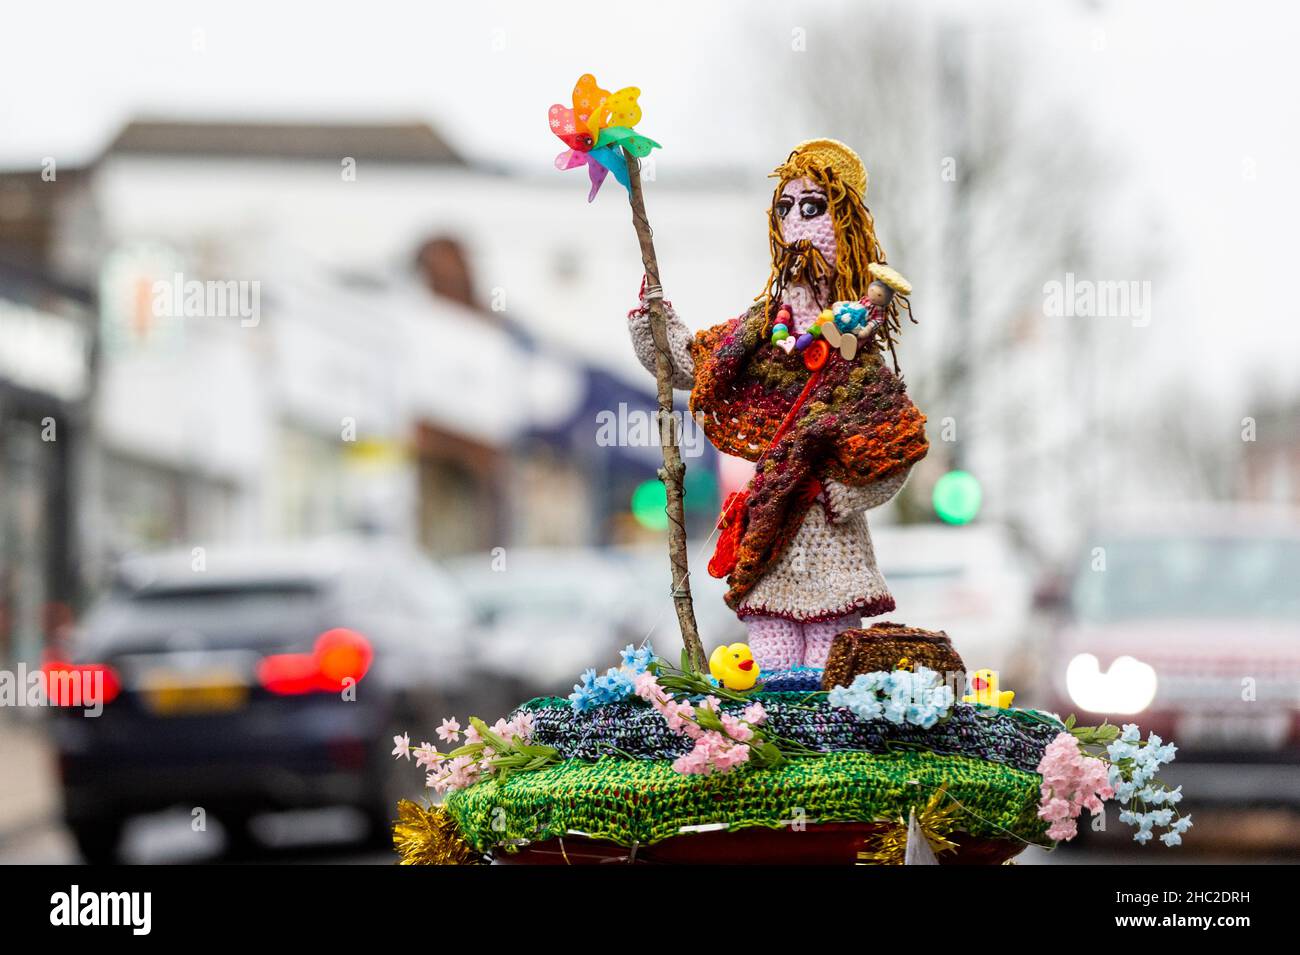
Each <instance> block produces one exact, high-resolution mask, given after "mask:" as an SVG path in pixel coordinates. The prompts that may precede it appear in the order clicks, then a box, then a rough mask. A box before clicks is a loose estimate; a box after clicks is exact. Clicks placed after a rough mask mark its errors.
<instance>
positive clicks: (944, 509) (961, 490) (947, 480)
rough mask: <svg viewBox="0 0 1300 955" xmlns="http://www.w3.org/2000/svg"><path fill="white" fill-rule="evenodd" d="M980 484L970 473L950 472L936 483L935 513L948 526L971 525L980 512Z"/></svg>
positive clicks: (933, 495)
mask: <svg viewBox="0 0 1300 955" xmlns="http://www.w3.org/2000/svg"><path fill="white" fill-rule="evenodd" d="M982 496H983V494H982V492H981V490H980V482H979V479H978V478H977V477H975V475H973V474H971V473H970V472H969V471H949V472H948V473H947V474H945V475H944V476H943V477H941V478H939V480H937V481H935V482H934V492H933V494H932V495H931V500H932V501H933V503H934V512H935V513H936V514H938V515H939V519H940V520H942V521H944V522H946V523H948V524H969V523H970V522H971V521H973V520H974V519H975V515H976V514H978V513H979V511H980V500H981V498H982Z"/></svg>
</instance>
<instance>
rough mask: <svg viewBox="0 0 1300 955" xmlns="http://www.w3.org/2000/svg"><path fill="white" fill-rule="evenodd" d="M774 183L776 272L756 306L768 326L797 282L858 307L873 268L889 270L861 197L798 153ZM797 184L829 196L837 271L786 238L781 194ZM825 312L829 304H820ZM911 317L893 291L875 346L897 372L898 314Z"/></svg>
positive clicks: (771, 230)
mask: <svg viewBox="0 0 1300 955" xmlns="http://www.w3.org/2000/svg"><path fill="white" fill-rule="evenodd" d="M770 178H773V179H776V180H778V181H777V186H776V189H775V191H774V192H773V193H772V203H771V205H770V207H769V208H768V213H767V235H768V245H769V247H770V248H771V251H772V271H771V273H770V274H769V275H768V278H767V284H766V286H765V287H764V289H763V291H762V292H761V293H760V294H759V295H758V297H757V298H756V299H755V301H756V302H757V301H761V302H762V303H763V305H762V307H763V311H764V313H765V314H767V316H768V320H769V322H770V321H771V318H772V315H773V309H772V302H773V300H775V301H777V302H779V301H780V300H781V298H782V297H783V295H784V293H785V289H786V286H787V285H788V284H789V283H790V282H791V281H792V280H793V279H795V278H796V277H798V278H799V279H801V280H803V281H806V282H808V284H809V285H810V286H811V287H812V289H813V293H814V294H815V295H820V294H821V289H822V287H823V285H825V286H827V287H828V288H829V291H830V293H831V301H832V302H843V301H853V302H856V301H857V300H859V299H860V298H862V297H863V296H864V295H866V294H867V286H868V285H870V284H871V283H872V281H873V280H874V278H875V277H874V276H873V275H872V274H871V265H872V264H873V263H880V264H881V265H884V264H885V250H884V249H883V248H881V246H880V242H879V241H878V240H877V239H876V222H875V219H873V218H872V215H871V210H870V209H868V208H867V206H866V203H865V202H863V199H862V196H861V194H859V192H858V191H857V190H856V189H855V188H854V187H853V186H851V185H849V184H848V183H847V182H845V181H844V180H843V179H841V178H840V177H839V176H837V175H836V174H835V170H834V169H832V168H830V167H829V166H827V165H825V164H824V163H822V162H819V161H817V159H816V158H815V157H814V156H810V155H807V154H804V153H800V152H799V151H798V150H795V151H793V152H791V153H790V155H789V156H788V157H787V158H786V161H785V162H783V163H782V164H781V165H779V166H777V167H776V169H774V170H773V171H772V173H771V176H770ZM797 179H807V180H809V181H811V182H813V183H815V184H817V185H818V186H820V187H821V188H822V189H824V190H825V191H826V198H827V202H828V204H829V212H830V215H831V221H832V223H833V224H834V227H835V248H836V258H835V265H834V267H832V266H831V265H830V263H829V262H827V261H826V258H825V256H823V255H822V254H821V252H820V251H819V250H818V249H816V248H813V247H812V244H811V243H810V242H808V241H807V240H806V239H805V240H801V241H799V242H794V243H789V242H786V241H785V240H784V239H783V238H781V218H780V216H778V215H777V212H776V205H777V202H778V201H779V200H780V198H781V193H782V190H784V189H785V187H786V186H787V185H788V184H789V183H791V182H793V181H794V180H797ZM819 304H821V305H822V306H823V307H826V306H828V305H830V302H819ZM900 311H906V312H907V317H908V318H909V319H910V320H911V321H912V322H913V323H915V322H916V319H915V318H912V306H911V303H910V302H908V300H907V296H906V295H903V294H902V293H900V292H898V291H897V290H894V294H893V295H891V296H890V298H889V302H888V304H886V305H885V306H884V315H885V317H884V320H883V321H882V322H881V324H880V326H879V330H878V331H877V332H876V336H875V342H876V346H877V347H880V345H882V344H883V346H884V347H885V348H887V349H888V350H889V354H890V356H891V357H892V358H893V363H894V370H895V371H897V370H898V353H897V352H896V351H895V344H896V342H897V340H898V335H899V332H900V324H899V314H900Z"/></svg>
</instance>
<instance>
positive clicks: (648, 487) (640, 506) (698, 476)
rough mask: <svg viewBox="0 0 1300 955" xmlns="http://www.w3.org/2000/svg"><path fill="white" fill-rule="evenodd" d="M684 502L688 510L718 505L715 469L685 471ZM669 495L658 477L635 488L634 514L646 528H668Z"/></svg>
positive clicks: (655, 529)
mask: <svg viewBox="0 0 1300 955" xmlns="http://www.w3.org/2000/svg"><path fill="white" fill-rule="evenodd" d="M682 495H683V497H682V504H683V506H685V508H686V510H687V511H705V510H710V509H712V508H714V507H716V506H717V498H718V479H717V477H716V476H715V475H714V473H713V472H712V471H708V470H705V469H704V468H696V469H694V470H688V471H687V472H686V480H685V482H684V483H683V488H682ZM667 507H668V495H667V493H666V492H665V491H664V486H663V483H662V482H660V481H659V479H658V478H654V479H651V480H649V481H642V482H641V483H640V484H638V485H637V486H636V488H635V489H634V490H633V491H632V516H633V517H634V518H635V519H636V522H637V523H638V524H640V525H641V526H642V527H644V528H646V529H647V530H652V531H662V530H665V529H667V527H668V512H667V511H666V508H667Z"/></svg>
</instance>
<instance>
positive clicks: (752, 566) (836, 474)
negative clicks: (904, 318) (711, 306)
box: [690, 306, 929, 609]
mask: <svg viewBox="0 0 1300 955" xmlns="http://www.w3.org/2000/svg"><path fill="white" fill-rule="evenodd" d="M774 310H775V309H774V307H773V309H772V311H773V312H774ZM771 326H772V315H771V314H770V313H768V312H765V311H764V309H763V308H762V307H761V306H755V307H754V308H752V309H750V311H749V312H748V313H747V314H746V315H743V316H741V317H739V318H733V319H731V320H730V321H727V322H723V323H722V324H720V325H716V326H714V327H713V328H710V329H706V330H703V331H701V332H698V333H697V334H696V336H695V340H694V341H693V342H692V343H691V356H692V357H693V358H694V360H695V387H694V388H693V389H692V391H691V400H690V410H691V414H692V415H694V416H695V419H696V420H697V421H699V422H700V424H701V425H702V426H703V428H704V432H705V434H706V435H707V436H708V438H709V440H710V441H711V442H712V443H713V445H714V446H715V447H716V448H717V449H718V450H719V451H722V452H724V453H726V454H734V455H736V456H738V457H742V458H745V459H746V460H749V461H756V462H759V464H758V467H757V469H756V471H755V474H754V478H753V480H751V481H750V484H749V494H748V499H747V501H746V518H745V525H744V531H743V533H742V535H741V538H740V544H739V547H738V550H737V560H736V566H735V568H734V569H733V571H732V573H731V576H729V577H728V578H727V582H728V584H729V587H730V589H729V590H728V593H727V597H726V600H727V604H728V605H729V606H730V607H732V608H733V609H735V608H736V606H737V604H738V603H739V602H740V601H741V600H742V599H743V598H744V596H745V594H747V593H748V592H749V591H750V590H751V589H753V587H754V585H755V584H756V583H757V582H758V580H759V579H760V578H761V577H762V576H763V574H764V573H766V572H767V569H768V568H769V567H770V566H771V565H772V564H773V563H774V562H775V561H776V560H777V559H779V558H780V556H781V554H782V553H783V552H784V551H785V548H786V546H787V545H788V544H789V543H790V541H791V539H793V537H794V535H795V533H796V532H797V531H798V529H799V527H800V525H801V524H802V523H803V519H804V515H805V514H806V513H807V511H808V508H809V507H810V506H812V503H813V500H814V499H815V498H816V496H817V492H818V491H819V490H820V487H821V486H820V483H819V482H820V480H822V479H824V478H827V477H829V478H832V479H834V480H836V481H839V482H841V483H843V484H850V485H857V486H861V485H864V484H870V483H871V482H873V481H878V480H880V479H881V478H884V477H887V476H889V475H890V474H892V473H894V472H896V471H897V470H898V469H900V468H906V467H908V466H909V465H912V464H914V463H915V462H917V461H919V460H921V458H923V457H925V453H926V451H927V450H928V448H929V444H928V443H927V441H926V439H925V416H924V415H923V414H921V412H920V411H918V410H917V408H916V406H915V405H913V404H912V402H911V400H910V399H909V398H908V397H907V392H906V389H905V388H904V386H903V382H902V379H900V378H899V377H898V376H896V375H895V374H894V373H893V372H892V371H890V370H889V369H888V368H887V367H886V366H885V364H884V362H883V361H882V360H881V358H880V356H879V354H877V353H875V352H874V351H870V352H865V353H863V354H861V355H859V356H858V358H857V360H856V361H845V360H843V359H842V358H841V357H840V356H839V354H838V352H835V351H832V352H831V355H830V357H829V358H828V359H827V361H826V364H825V365H824V366H823V367H822V369H821V371H820V377H819V378H818V380H817V381H816V382H815V383H814V384H813V385H812V388H811V390H810V392H809V393H808V395H807V397H806V398H805V401H804V404H803V406H802V408H801V410H800V411H799V412H798V414H797V417H796V418H795V420H794V422H793V424H792V425H791V426H790V427H789V428H788V429H787V430H786V432H785V433H784V434H783V435H782V436H781V437H780V440H778V441H777V442H776V443H775V444H774V445H773V446H772V447H771V448H770V449H769V448H768V444H769V442H771V440H772V438H773V436H774V435H775V434H776V433H777V430H778V429H779V427H780V425H781V422H782V421H783V420H784V418H785V417H786V415H787V414H788V412H789V411H790V409H791V407H793V406H794V404H795V402H796V401H797V400H798V398H799V395H800V393H801V392H802V391H803V389H804V386H805V385H806V384H807V383H808V381H809V378H810V377H811V376H812V375H813V374H815V373H814V372H811V371H809V370H808V369H807V368H806V367H805V366H804V362H803V355H802V353H800V352H798V351H792V352H791V353H789V354H787V353H786V352H784V351H783V350H781V349H779V348H776V347H774V346H773V345H772V344H771V343H770V342H769V336H770V333H771ZM764 449H767V450H766V453H765V452H764ZM760 458H761V461H760Z"/></svg>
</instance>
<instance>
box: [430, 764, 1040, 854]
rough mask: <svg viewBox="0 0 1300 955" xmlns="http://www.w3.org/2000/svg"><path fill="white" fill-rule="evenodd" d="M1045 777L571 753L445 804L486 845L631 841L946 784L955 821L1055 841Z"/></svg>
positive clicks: (808, 814)
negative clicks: (1044, 806)
mask: <svg viewBox="0 0 1300 955" xmlns="http://www.w3.org/2000/svg"><path fill="white" fill-rule="evenodd" d="M1041 782H1042V780H1041V778H1040V777H1039V776H1038V775H1037V774H1035V773H1028V772H1024V771H1023V770H1018V769H1012V768H1011V767H1009V766H1003V765H999V764H997V763H989V762H985V761H983V760H979V759H971V758H969V757H965V756H952V755H941V754H938V753H928V752H916V751H906V752H898V753H888V754H883V755H876V754H871V753H833V754H830V755H827V756H822V757H809V758H803V759H793V760H791V761H790V762H788V763H787V764H786V765H784V766H782V767H780V768H779V769H768V770H749V769H744V768H741V769H738V770H735V771H733V772H730V773H726V774H723V775H713V776H683V775H680V774H678V773H676V772H674V771H673V769H672V766H671V764H670V763H668V762H667V761H659V760H629V759H618V758H612V757H606V758H604V759H600V760H598V761H596V762H589V761H586V760H577V759H572V760H566V761H564V762H562V763H559V764H556V765H554V766H550V767H547V768H546V769H541V770H537V771H536V772H530V773H519V774H517V775H514V776H511V777H510V778H509V779H507V780H506V782H505V783H504V784H501V783H498V782H497V781H496V780H489V781H487V782H482V783H478V784H477V785H474V786H471V787H469V788H468V789H463V790H460V791H458V792H455V793H452V794H451V795H450V796H449V797H448V798H447V800H446V802H445V804H444V805H445V807H446V810H447V812H448V813H449V814H450V815H451V817H452V818H453V819H454V820H455V821H456V824H457V825H458V826H459V828H460V831H461V834H462V835H463V836H464V838H465V839H466V841H468V842H469V843H470V844H471V845H472V846H474V848H475V849H477V850H478V851H480V852H486V851H488V850H489V849H492V848H494V847H497V846H502V845H505V846H507V847H509V845H510V844H517V843H519V842H529V841H540V840H543V839H549V838H552V837H554V836H562V835H565V834H567V833H569V832H581V833H585V834H587V835H590V836H594V837H597V838H601V839H609V840H611V841H613V842H616V843H619V844H620V845H628V846H630V845H632V844H634V843H639V844H642V845H649V844H652V843H655V842H659V841H661V840H663V839H667V838H669V837H671V836H675V835H677V834H678V833H679V830H680V829H681V827H683V826H701V825H709V824H717V823H729V824H730V826H731V827H732V828H733V829H740V828H745V827H750V826H768V827H779V826H781V825H783V824H786V823H788V822H789V821H790V820H791V819H794V818H803V819H805V820H806V821H807V822H809V823H814V822H871V821H873V820H876V819H879V818H882V817H883V818H891V819H892V818H898V817H899V816H904V817H905V816H906V814H907V811H908V809H909V807H912V806H917V807H921V806H924V804H925V802H926V800H927V799H929V798H930V796H931V795H932V794H933V793H934V792H935V790H937V789H938V788H939V786H940V785H943V784H946V785H947V791H948V793H949V794H950V795H951V796H952V797H953V798H954V799H955V800H957V802H958V803H960V804H961V806H962V807H964V808H962V809H960V810H959V811H958V816H957V822H956V828H957V829H960V830H964V831H966V832H969V833H970V834H971V835H975V836H984V837H989V838H1020V839H1023V840H1025V841H1027V842H1031V843H1034V844H1037V845H1044V846H1050V845H1051V844H1052V843H1051V841H1050V840H1048V839H1047V837H1046V823H1044V822H1043V821H1042V820H1041V819H1039V818H1038V816H1037V810H1038V796H1039V792H1038V789H1039V785H1040V784H1041ZM918 784H919V785H918Z"/></svg>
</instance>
